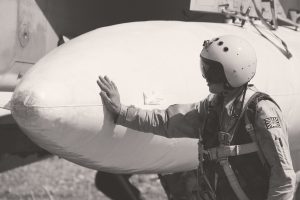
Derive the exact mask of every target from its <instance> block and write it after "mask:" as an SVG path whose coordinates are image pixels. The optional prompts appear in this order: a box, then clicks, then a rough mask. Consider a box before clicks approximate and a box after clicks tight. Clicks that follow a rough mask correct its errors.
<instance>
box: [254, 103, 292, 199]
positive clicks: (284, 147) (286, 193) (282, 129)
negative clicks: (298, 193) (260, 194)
mask: <svg viewBox="0 0 300 200" xmlns="http://www.w3.org/2000/svg"><path fill="white" fill-rule="evenodd" d="M255 122H256V136H257V141H258V145H259V146H260V148H261V150H262V153H263V155H264V157H265V159H266V162H267V164H268V165H269V167H270V170H271V171H270V179H269V191H268V198H267V199H268V200H279V199H280V200H292V199H293V195H294V190H295V184H296V175H295V172H294V169H293V165H292V159H291V155H290V149H289V143H288V133H287V125H286V123H285V121H284V119H283V117H282V113H281V110H280V109H279V108H278V107H277V106H276V105H275V104H274V103H273V102H271V101H268V100H262V101H260V102H259V103H258V105H257V115H256V119H255Z"/></svg>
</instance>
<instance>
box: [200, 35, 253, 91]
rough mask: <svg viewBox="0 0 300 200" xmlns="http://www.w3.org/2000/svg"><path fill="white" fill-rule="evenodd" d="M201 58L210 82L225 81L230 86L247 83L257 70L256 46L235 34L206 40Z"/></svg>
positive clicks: (204, 74)
mask: <svg viewBox="0 0 300 200" xmlns="http://www.w3.org/2000/svg"><path fill="white" fill-rule="evenodd" d="M200 59H201V72H202V75H203V77H204V78H205V79H206V80H207V81H208V82H210V83H220V82H223V83H225V85H227V86H228V87H229V88H230V87H231V88H236V87H240V86H242V85H245V84H246V83H248V82H249V81H250V80H251V79H252V78H253V76H254V75H255V72H256V65H257V58H256V53H255V50H254V48H253V47H252V46H251V45H250V44H249V43H248V42H247V41H245V40H244V39H242V38H240V37H238V36H234V35H223V36H220V37H216V38H213V39H212V40H206V41H204V44H203V49H202V51H201V54H200Z"/></svg>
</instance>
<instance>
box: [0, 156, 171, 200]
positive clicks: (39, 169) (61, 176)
mask: <svg viewBox="0 0 300 200" xmlns="http://www.w3.org/2000/svg"><path fill="white" fill-rule="evenodd" d="M95 174H96V171H95V170H91V169H87V168H84V167H81V166H78V165H76V164H73V163H71V162H69V161H66V160H64V159H60V158H58V157H56V156H55V157H51V158H48V159H45V160H43V161H39V162H36V163H33V164H30V165H27V166H23V167H19V168H16V169H13V170H10V171H7V172H4V173H0V200H44V199H45V200H109V198H107V197H106V196H105V195H104V194H102V193H101V192H99V191H98V190H97V189H96V187H95V185H94V178H95ZM131 182H132V183H133V184H134V185H136V186H137V187H138V188H139V189H140V191H141V192H142V194H143V197H144V198H145V199H146V200H165V199H166V195H165V193H164V192H163V189H162V187H161V185H160V182H159V179H158V178H157V175H154V174H150V175H134V176H133V177H132V178H131Z"/></svg>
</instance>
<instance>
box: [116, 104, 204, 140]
mask: <svg viewBox="0 0 300 200" xmlns="http://www.w3.org/2000/svg"><path fill="white" fill-rule="evenodd" d="M201 104H202V103H201V102H200V103H199V102H198V103H193V104H174V105H171V106H169V107H168V108H167V109H165V110H160V109H154V110H146V109H141V108H137V107H135V106H122V108H121V112H120V114H119V116H118V118H117V121H116V123H117V124H119V125H122V126H125V127H128V128H131V129H134V130H138V131H142V132H150V133H153V134H156V135H161V136H165V137H198V135H197V132H198V130H196V129H197V127H200V121H199V120H200V118H201V112H200V110H201V108H200V107H201Z"/></svg>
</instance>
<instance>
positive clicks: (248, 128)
mask: <svg viewBox="0 0 300 200" xmlns="http://www.w3.org/2000/svg"><path fill="white" fill-rule="evenodd" d="M244 119H245V129H246V131H247V133H248V134H249V136H250V137H251V139H252V141H253V142H254V143H255V144H256V146H257V148H258V151H257V154H258V157H259V159H260V161H261V163H262V165H263V166H265V164H266V159H265V157H264V155H263V153H262V150H261V148H260V147H259V146H258V145H257V143H258V142H257V139H256V136H255V132H254V127H253V125H252V123H251V122H250V120H249V117H248V115H247V113H246V114H245V118H244Z"/></svg>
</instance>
